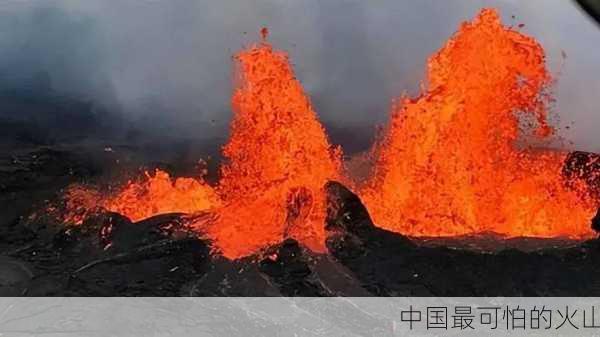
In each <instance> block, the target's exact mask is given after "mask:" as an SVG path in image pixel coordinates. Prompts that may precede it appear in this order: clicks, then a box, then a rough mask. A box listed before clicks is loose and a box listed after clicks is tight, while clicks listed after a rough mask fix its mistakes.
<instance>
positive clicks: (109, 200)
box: [66, 170, 220, 224]
mask: <svg viewBox="0 0 600 337" xmlns="http://www.w3.org/2000/svg"><path fill="white" fill-rule="evenodd" d="M66 201H67V210H68V214H67V218H68V220H69V221H71V222H74V223H77V224H79V223H81V222H82V221H83V220H84V218H85V217H86V216H87V215H89V213H90V212H93V211H95V210H98V209H104V210H108V211H111V212H116V213H119V214H122V215H124V216H126V217H128V218H129V219H131V220H133V221H139V220H143V219H146V218H149V217H151V216H154V215H157V214H165V213H196V212H200V211H205V210H209V209H212V208H216V207H218V206H219V205H220V198H219V196H218V195H217V194H216V192H215V191H214V189H213V188H212V187H211V186H209V185H208V184H206V183H205V182H204V181H203V180H202V179H201V178H196V179H194V178H177V179H172V178H171V177H170V176H169V174H168V173H166V172H164V171H161V170H156V172H155V173H154V174H150V173H148V172H145V174H144V177H143V178H142V179H140V180H136V181H129V182H128V183H127V184H126V185H125V186H124V187H123V188H122V189H121V190H120V191H119V192H118V193H116V194H114V195H111V194H102V193H100V192H99V191H96V190H94V189H90V188H85V187H83V186H78V185H74V186H71V187H70V188H69V189H67V198H66Z"/></svg>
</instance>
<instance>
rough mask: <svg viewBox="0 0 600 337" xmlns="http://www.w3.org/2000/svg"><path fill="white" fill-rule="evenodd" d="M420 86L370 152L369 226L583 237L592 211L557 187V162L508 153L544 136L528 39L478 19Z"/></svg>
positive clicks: (433, 62) (489, 16) (540, 56)
mask: <svg viewBox="0 0 600 337" xmlns="http://www.w3.org/2000/svg"><path fill="white" fill-rule="evenodd" d="M427 78H428V81H429V88H428V90H427V91H426V92H425V93H423V94H422V95H421V96H419V97H417V98H416V99H408V98H404V99H402V100H401V101H400V102H397V104H395V106H394V107H393V112H392V116H391V125H390V126H389V128H388V130H387V133H386V134H385V135H384V137H383V138H382V139H381V140H380V141H379V142H378V144H377V145H376V147H375V149H374V151H373V155H374V156H375V158H376V159H375V167H374V172H373V174H372V176H371V178H370V180H369V182H368V183H367V184H366V187H365V188H364V189H363V190H362V192H361V197H362V199H363V201H364V202H365V203H366V205H367V207H368V209H369V211H370V213H371V215H372V216H373V218H374V221H375V223H377V224H378V225H379V226H381V227H383V228H386V229H389V230H392V231H396V232H400V233H403V234H408V235H415V236H444V235H461V234H468V233H477V232H486V231H492V232H496V233H500V234H504V235H507V236H538V237H555V236H568V237H573V238H582V237H587V236H590V235H591V230H590V226H589V221H590V219H591V217H592V216H593V214H594V212H595V209H596V208H595V207H596V205H594V203H593V202H592V201H591V200H589V198H586V195H585V192H580V191H577V189H575V190H573V189H570V188H567V187H566V186H565V184H564V181H563V177H562V175H561V170H562V167H563V163H564V159H565V154H564V153H560V152H557V151H550V150H533V149H528V148H524V147H523V146H518V144H517V142H518V141H519V137H520V136H523V133H527V131H529V134H528V135H527V136H529V137H536V138H539V139H543V138H547V137H548V136H550V135H551V134H552V132H553V130H552V128H551V127H550V126H549V125H548V123H547V102H548V100H549V96H548V93H547V90H546V89H547V86H548V85H549V84H550V80H551V79H550V76H549V74H548V72H547V70H546V68H545V55H544V51H543V49H542V47H541V46H540V45H539V44H538V43H537V42H536V41H535V40H534V39H533V38H530V37H527V36H525V35H523V34H521V33H520V32H517V31H515V30H513V29H511V28H506V27H504V26H503V25H502V24H501V22H500V18H499V16H498V14H497V13H496V11H494V10H489V9H486V10H483V11H481V13H480V14H479V15H478V16H477V17H476V18H475V19H474V20H473V21H472V22H469V23H464V24H462V26H461V27H460V29H459V31H458V32H457V33H456V34H455V35H454V36H453V37H452V38H451V39H450V40H449V41H448V42H447V43H446V45H445V46H444V47H443V48H442V49H441V50H440V51H439V52H437V53H436V54H434V55H433V56H432V57H431V58H430V60H429V63H428V77H427ZM524 120H527V121H528V122H529V123H528V124H529V125H533V127H532V128H533V129H532V130H527V129H528V128H524V125H527V124H525V123H523V121H524ZM521 131H524V132H521Z"/></svg>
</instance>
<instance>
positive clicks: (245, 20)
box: [0, 0, 600, 152]
mask: <svg viewBox="0 0 600 337" xmlns="http://www.w3.org/2000/svg"><path fill="white" fill-rule="evenodd" d="M483 6H492V7H498V8H499V9H500V10H501V13H502V14H503V19H504V22H505V23H507V24H514V25H517V24H519V23H524V24H525V27H523V28H522V30H523V31H524V32H525V33H527V34H530V35H533V36H534V37H536V39H538V40H539V41H540V42H541V43H542V45H543V46H544V47H545V49H546V52H547V55H548V58H549V65H550V69H551V71H552V72H553V73H558V72H560V73H561V75H560V76H559V78H558V80H559V82H558V86H557V88H556V94H557V98H558V103H557V105H556V107H555V108H556V111H557V113H558V115H559V117H560V124H559V126H560V127H561V131H560V132H561V135H562V136H564V137H565V138H567V139H570V140H572V141H573V142H574V145H573V147H576V148H579V149H583V150H591V151H600V147H598V145H597V144H599V142H598V140H599V139H598V136H597V135H598V132H597V130H598V129H599V128H600V115H598V110H597V107H598V106H600V101H599V99H598V95H597V93H598V92H600V77H599V76H597V74H600V62H599V61H598V60H600V43H598V42H600V29H598V27H597V26H595V25H594V24H593V23H592V22H591V21H590V20H589V19H588V18H587V17H586V16H585V14H583V13H582V12H581V11H580V10H579V9H578V8H577V7H576V5H575V4H574V3H571V2H567V1H564V0H535V1H533V0H532V1H527V2H523V1H515V0H497V1H483V0H479V1H472V0H460V1H458V0H457V1H452V2H446V1H436V0H426V1H425V0H424V1H394V0H389V1H383V2H378V3H377V5H373V4H371V3H367V2H364V1H350V0H348V1H342V0H339V1H318V0H310V1H298V2H290V1H276V0H260V1H251V2H250V1H242V0H239V1H222V2H215V1H192V0H190V1H167V0H163V1H160V0H154V1H150V0H149V1H140V0H132V1H120V2H119V3H118V4H116V3H114V2H107V1H101V0H89V1H67V0H64V1H43V2H42V1H37V2H34V1H27V2H25V1H5V2H3V3H2V4H1V5H0V27H1V28H0V88H1V89H3V90H4V89H7V88H12V87H19V86H24V85H29V86H31V85H33V84H35V83H37V85H48V86H50V87H51V89H52V90H53V91H54V92H55V93H57V94H59V95H65V96H69V97H78V98H82V99H85V100H90V101H93V102H94V103H95V104H98V105H101V106H104V107H106V109H107V111H111V112H113V113H118V114H120V116H121V117H122V118H123V119H124V120H126V121H128V122H130V123H131V125H132V126H133V127H136V128H138V129H141V130H146V131H148V132H150V133H155V134H156V135H165V134H171V135H172V136H182V137H192V138H197V139H206V138H215V137H225V134H226V133H227V130H228V123H229V120H230V117H231V112H230V104H229V98H230V93H231V89H232V88H231V86H232V78H231V77H232V71H231V55H232V54H233V53H235V52H236V51H238V50H239V49H240V48H241V47H243V46H244V45H247V44H249V43H251V42H253V41H256V40H258V37H259V34H258V30H259V29H260V27H262V26H267V27H269V29H270V31H271V35H270V41H271V42H272V43H273V44H274V45H275V46H276V47H277V48H279V49H285V50H287V51H288V52H289V53H290V55H291V58H292V62H293V63H294V65H295V70H296V73H297V75H298V77H299V79H300V80H301V82H302V83H303V85H304V87H305V88H306V90H307V91H308V92H309V94H310V96H311V98H312V100H313V104H314V105H315V110H316V111H317V113H318V114H319V116H320V118H321V120H322V121H323V122H324V123H325V125H326V127H327V128H328V131H329V132H330V136H331V137H332V138H333V141H334V142H336V143H341V144H342V145H343V146H344V147H345V149H346V150H347V151H349V152H352V151H354V150H356V151H358V150H363V149H366V148H368V147H369V145H370V144H369V141H370V140H371V138H372V135H373V131H374V130H375V126H376V125H380V124H382V123H385V121H386V120H387V116H388V110H389V105H390V101H391V100H392V99H393V98H395V97H397V96H398V95H400V94H401V93H403V92H408V93H409V94H416V93H418V91H419V85H420V82H421V81H422V79H423V78H424V71H425V62H426V59H427V57H428V56H429V55H430V54H431V53H432V52H433V51H435V50H436V49H438V48H439V47H440V46H441V45H442V44H443V42H444V41H445V40H446V39H447V38H448V37H449V36H450V34H452V32H454V31H455V30H456V29H457V26H458V24H459V23H460V22H462V21H464V20H468V19H471V18H472V17H473V16H474V15H475V13H476V12H477V11H478V10H479V8H481V7H483ZM512 15H514V16H515V18H514V19H513V18H512ZM561 51H564V52H565V54H566V55H567V58H566V60H563V57H562V55H561V54H562V52H561ZM32 83H33V84H32ZM40 83H41V84H40ZM44 83H46V84H44ZM3 117H6V116H5V114H0V118H3ZM567 126H569V129H566V127H567Z"/></svg>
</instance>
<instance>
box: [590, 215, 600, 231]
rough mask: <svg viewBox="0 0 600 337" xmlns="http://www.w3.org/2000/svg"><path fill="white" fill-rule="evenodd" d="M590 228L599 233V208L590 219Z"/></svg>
mask: <svg viewBox="0 0 600 337" xmlns="http://www.w3.org/2000/svg"><path fill="white" fill-rule="evenodd" d="M592 229H593V230H594V231H595V232H596V233H600V209H598V211H597V212H596V215H595V216H594V218H593V219H592Z"/></svg>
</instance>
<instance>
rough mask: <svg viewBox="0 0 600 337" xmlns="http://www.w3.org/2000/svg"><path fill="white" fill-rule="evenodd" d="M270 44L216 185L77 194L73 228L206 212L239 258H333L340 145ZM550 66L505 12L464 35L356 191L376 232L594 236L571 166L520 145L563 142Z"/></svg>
mask: <svg viewBox="0 0 600 337" xmlns="http://www.w3.org/2000/svg"><path fill="white" fill-rule="evenodd" d="M266 35H267V31H266V30H263V40H262V42H260V43H258V44H256V45H253V46H250V47H249V48H247V49H245V50H243V51H241V52H240V53H238V54H237V55H236V56H235V64H236V76H235V79H236V83H235V90H234V92H233V97H232V107H233V112H234V114H233V120H232V123H231V132H230V139H229V141H228V143H227V144H226V145H225V146H224V147H223V149H222V150H223V158H224V163H223V165H222V167H221V172H220V173H221V176H220V180H219V183H218V184H217V185H216V186H211V185H209V184H207V183H206V182H205V181H204V180H203V179H202V175H200V176H199V177H197V178H177V179H174V178H171V177H170V176H169V175H168V174H167V173H166V172H163V171H160V170H157V171H156V172H154V174H150V173H146V175H145V176H144V177H142V178H141V179H137V180H135V181H132V182H129V183H128V184H127V185H125V186H124V187H123V188H122V189H120V190H119V191H117V192H116V193H108V194H106V193H100V192H99V191H98V190H96V189H94V188H89V187H86V188H84V187H81V186H72V187H71V188H69V189H68V192H67V196H66V200H67V215H68V216H67V220H68V222H71V223H81V222H82V220H83V218H85V216H87V214H89V213H90V212H93V211H94V210H97V209H106V210H110V211H114V212H118V213H121V214H123V215H125V216H127V217H129V218H131V219H132V220H141V219H144V218H147V217H150V216H153V215H157V214H160V213H171V212H181V213H195V214H198V213H202V214H204V215H206V216H196V217H190V219H192V220H191V221H193V222H192V223H191V226H192V227H193V228H195V229H196V230H197V231H198V232H199V233H201V234H202V235H207V236H208V237H209V238H210V239H211V241H212V242H213V245H214V247H215V249H216V250H217V251H219V252H220V253H221V254H223V255H224V256H226V257H228V258H238V257H242V256H246V255H250V254H253V253H256V252H257V251H260V250H261V249H262V248H264V247H267V246H269V245H271V244H276V243H278V242H281V241H282V240H283V239H285V238H288V237H290V238H295V239H296V240H298V241H299V242H301V243H302V244H304V245H305V246H307V247H309V248H310V249H312V250H314V251H317V252H320V251H324V249H325V246H324V240H325V232H324V222H325V216H326V195H325V190H324V185H325V184H326V183H327V182H328V181H330V180H342V181H345V182H348V179H347V178H346V177H343V176H342V173H341V172H342V162H341V150H340V149H339V148H334V147H332V146H331V145H330V143H329V141H328V139H327V135H326V133H325V131H324V129H323V127H322V125H321V124H320V123H319V121H318V119H317V116H316V114H315V112H314V111H313V109H312V107H311V104H310V100H309V99H308V97H307V95H306V94H305V93H304V91H303V89H302V86H301V84H300V82H299V81H298V80H297V79H296V78H295V76H294V72H293V70H292V67H291V66H290V62H289V59H288V56H287V54H285V53H284V52H281V51H277V50H274V49H273V47H272V46H271V45H270V44H269V43H268V42H267V41H266ZM544 57H545V56H544V51H543V49H542V47H541V46H540V45H539V44H538V43H537V42H536V41H535V40H534V39H533V38H530V37H527V36H525V35H523V34H521V33H520V32H518V31H516V30H513V29H511V28H507V27H504V26H503V25H502V24H501V22H500V19H499V16H498V14H497V13H496V12H495V11H494V10H489V9H485V10H482V11H481V13H480V14H479V15H478V16H477V17H476V18H475V19H474V20H473V21H472V22H470V23H464V24H462V26H461V27H460V29H459V31H458V32H457V33H456V34H455V35H454V36H453V37H452V38H451V39H450V40H449V41H448V42H447V43H446V45H445V46H444V47H443V48H442V49H441V50H440V51H439V52H437V53H436V54H435V55H433V56H432V57H431V58H430V60H429V63H428V74H427V75H428V76H427V79H428V81H429V88H428V89H427V90H426V91H425V92H424V93H423V94H421V95H420V96H419V97H417V98H415V99H409V98H403V99H402V100H400V101H398V102H396V104H395V105H394V106H393V109H392V116H391V123H390V125H389V126H388V129H387V132H386V133H385V135H384V136H383V137H382V139H380V140H379V141H378V142H377V143H376V145H375V147H374V149H373V151H372V155H373V156H374V158H375V160H374V168H373V172H372V173H371V176H370V177H369V178H368V179H367V181H366V182H354V183H352V184H351V185H355V186H359V194H360V196H361V198H362V199H363V201H364V202H365V204H366V206H367V208H368V209H369V212H370V213H371V215H372V217H373V219H374V221H375V223H376V224H377V225H378V226H380V227H383V228H386V229H389V230H392V231H396V232H399V233H403V234H407V235H415V236H449V235H461V234H470V233H479V232H486V231H493V232H496V233H500V234H504V235H506V236H538V237H557V236H568V237H572V238H585V237H588V236H591V235H592V232H591V229H590V226H589V221H590V219H591V218H592V216H593V214H594V212H595V210H596V206H597V204H596V203H595V201H594V200H592V198H591V197H590V196H589V195H588V194H587V190H586V188H584V186H583V184H578V183H577V181H575V182H573V181H570V183H569V184H565V181H564V178H563V175H562V170H563V165H564V161H565V157H566V153H562V152H560V151H554V150H547V149H533V148H530V147H526V146H523V145H522V144H519V142H521V141H522V140H523V139H525V138H526V137H529V138H530V139H533V138H537V139H539V140H542V141H543V140H545V139H548V138H549V137H550V136H551V135H552V134H553V131H554V130H553V129H552V127H551V126H550V125H549V124H548V121H547V119H548V109H547V106H548V102H549V100H550V99H551V96H550V94H549V93H548V90H547V88H548V86H549V85H550V84H551V81H552V79H551V76H550V75H549V74H548V71H547V70H546V67H545V59H544ZM527 125H531V127H526V126H527ZM521 143H523V142H521ZM525 143H526V142H525Z"/></svg>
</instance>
